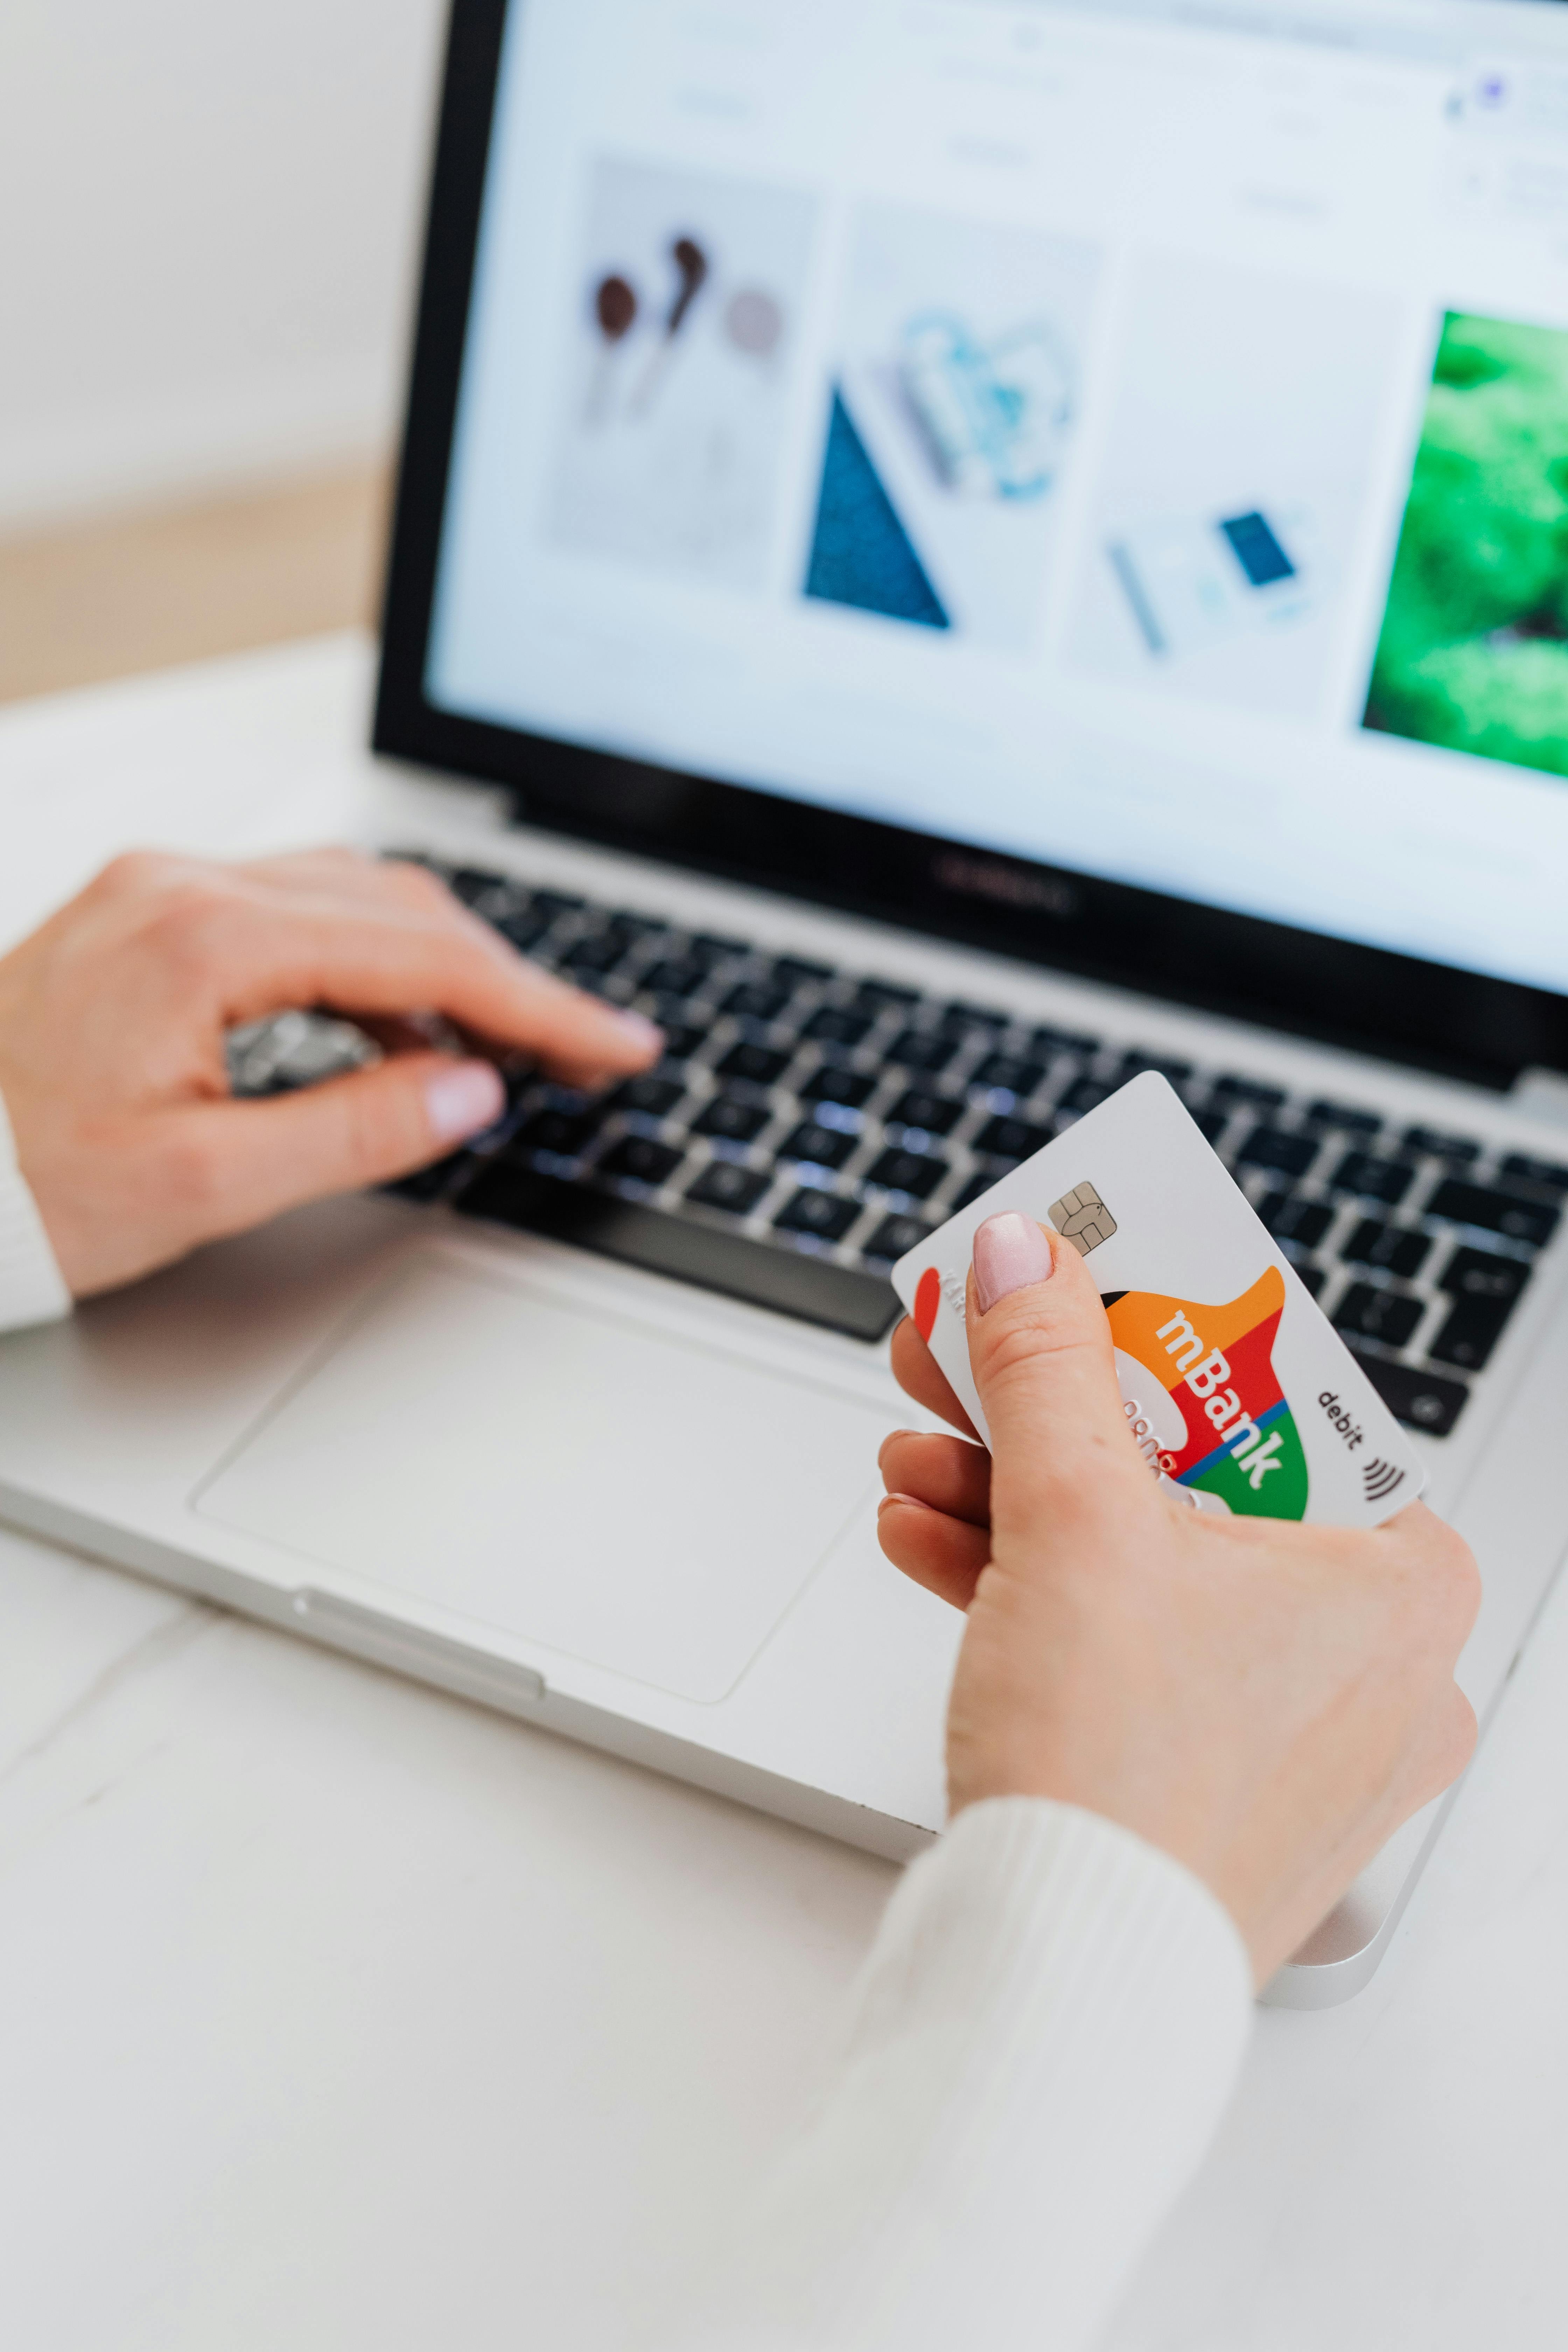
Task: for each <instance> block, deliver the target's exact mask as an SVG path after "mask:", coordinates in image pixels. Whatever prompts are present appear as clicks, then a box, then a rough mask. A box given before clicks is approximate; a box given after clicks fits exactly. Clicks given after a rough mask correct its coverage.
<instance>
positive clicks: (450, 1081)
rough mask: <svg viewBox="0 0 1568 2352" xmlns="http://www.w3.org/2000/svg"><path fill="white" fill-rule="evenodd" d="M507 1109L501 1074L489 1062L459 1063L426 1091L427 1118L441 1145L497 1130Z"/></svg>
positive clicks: (432, 1082) (444, 1072)
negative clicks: (489, 1129) (490, 1128)
mask: <svg viewBox="0 0 1568 2352" xmlns="http://www.w3.org/2000/svg"><path fill="white" fill-rule="evenodd" d="M504 1108H506V1088H505V1087H503V1086H502V1084H501V1081H500V1072H499V1071H498V1070H496V1069H493V1068H492V1067H491V1066H490V1064H489V1062H457V1063H454V1065H453V1066H452V1067H451V1068H450V1069H449V1070H442V1071H439V1072H438V1073H437V1076H435V1077H433V1078H432V1079H431V1081H430V1083H429V1085H428V1086H427V1087H426V1089H425V1115H426V1118H428V1119H429V1121H430V1132H431V1134H432V1135H433V1136H434V1137H435V1138H436V1140H437V1143H460V1142H461V1141H462V1140H463V1139H464V1138H465V1137H467V1136H470V1135H478V1134H479V1132H480V1130H481V1129H483V1128H487V1127H493V1126H494V1125H495V1123H496V1121H497V1119H498V1118H500V1115H501V1112H502V1111H503V1110H504Z"/></svg>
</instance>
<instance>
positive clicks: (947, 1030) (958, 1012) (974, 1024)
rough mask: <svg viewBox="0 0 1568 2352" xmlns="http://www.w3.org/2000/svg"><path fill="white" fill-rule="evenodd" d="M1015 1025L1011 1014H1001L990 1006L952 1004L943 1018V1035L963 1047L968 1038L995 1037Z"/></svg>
mask: <svg viewBox="0 0 1568 2352" xmlns="http://www.w3.org/2000/svg"><path fill="white" fill-rule="evenodd" d="M1012 1025H1013V1015H1012V1014H1011V1013H1002V1012H999V1011H998V1010H997V1009H996V1007H995V1006H994V1005H990V1004H950V1005H949V1006H948V1007H947V1010H946V1011H945V1012H944V1013H943V1014H942V1023H941V1027H942V1035H943V1036H944V1037H952V1039H953V1040H954V1041H955V1042H956V1043H957V1044H959V1045H962V1044H963V1042H964V1040H965V1039H966V1038H969V1037H975V1036H990V1037H994V1036H995V1035H997V1034H998V1033H999V1032H1000V1031H1002V1030H1004V1029H1010V1028H1011V1027H1012Z"/></svg>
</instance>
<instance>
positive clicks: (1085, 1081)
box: [1057, 1078, 1116, 1118]
mask: <svg viewBox="0 0 1568 2352" xmlns="http://www.w3.org/2000/svg"><path fill="white" fill-rule="evenodd" d="M1115 1091H1116V1090H1115V1088H1114V1087H1109V1086H1101V1084H1100V1080H1099V1079H1098V1078H1075V1079H1074V1080H1073V1082H1072V1084H1071V1086H1070V1087H1068V1090H1067V1092H1066V1094H1065V1095H1063V1097H1062V1098H1061V1100H1060V1102H1058V1105H1057V1111H1058V1115H1061V1114H1063V1113H1065V1114H1066V1115H1067V1116H1068V1117H1069V1118H1070V1117H1071V1116H1072V1115H1073V1114H1074V1113H1075V1112H1079V1111H1089V1110H1098V1109H1099V1108H1100V1104H1101V1103H1102V1102H1104V1101H1105V1100H1106V1098H1107V1097H1109V1096H1110V1095H1112V1094H1114V1092H1115Z"/></svg>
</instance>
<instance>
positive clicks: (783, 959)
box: [768, 956, 834, 996]
mask: <svg viewBox="0 0 1568 2352" xmlns="http://www.w3.org/2000/svg"><path fill="white" fill-rule="evenodd" d="M833 977H834V971H833V967H832V965H831V964H826V963H808V962H807V961H806V959H805V957H804V956H775V957H774V959H773V962H772V963H771V964H770V965H769V967H768V979H769V981H770V982H771V983H772V985H773V987H774V988H782V989H784V991H785V992H786V993H787V994H789V995H791V996H793V995H794V994H795V991H796V990H797V989H800V988H811V987H815V986H817V985H819V984H820V983H821V982H823V981H825V980H831V979H833Z"/></svg>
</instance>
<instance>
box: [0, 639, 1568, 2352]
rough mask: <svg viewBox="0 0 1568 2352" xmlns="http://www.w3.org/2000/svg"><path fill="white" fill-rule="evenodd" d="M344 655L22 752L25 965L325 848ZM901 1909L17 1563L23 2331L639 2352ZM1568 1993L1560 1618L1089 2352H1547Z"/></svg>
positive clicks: (14, 808) (19, 744)
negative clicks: (881, 1930)
mask: <svg viewBox="0 0 1568 2352" xmlns="http://www.w3.org/2000/svg"><path fill="white" fill-rule="evenodd" d="M367 659H368V657H367V654H366V650H365V648H364V646H363V643H361V642H360V641H359V640H355V639H336V640H330V641H327V642H324V643H321V644H319V645H314V646H305V647H301V648H299V649H294V650H289V651H285V652H283V653H280V654H278V653H274V654H268V655H265V656H258V657H254V658H247V659H246V660H243V661H238V662H228V663H225V664H222V665H218V666H216V667H211V668H207V669H204V670H200V671H194V672H188V673H185V674H184V675H183V676H179V677H170V678H163V679H154V680H148V681H142V682H141V683H139V684H137V685H135V686H133V687H130V688H109V689H100V690H97V691H94V692H92V693H89V694H85V695H79V696H73V697H69V698H63V699H61V700H59V701H58V702H55V703H52V704H38V705H34V706H31V707H26V706H24V707H23V708H21V709H16V710H14V711H12V712H10V713H7V714H5V717H4V718H3V719H0V823H3V824H4V827H5V836H4V837H5V852H4V856H3V858H0V938H4V939H6V940H8V939H9V938H11V937H13V936H15V934H16V931H17V930H18V929H21V928H22V927H23V926H24V925H25V923H26V921H27V920H28V919H30V918H31V916H32V915H33V914H34V913H35V912H36V911H37V910H38V909H39V908H41V906H42V905H43V904H44V903H46V902H47V901H48V900H50V899H52V898H55V897H57V896H58V895H59V894H61V893H62V892H63V891H64V890H65V889H67V888H68V887H69V886H70V885H71V884H73V883H74V882H75V881H76V880H77V879H79V878H80V877H85V875H86V874H87V873H88V872H89V870H90V869H91V868H92V867H93V866H95V865H96V864H97V863H98V862H99V861H100V858H101V857H102V856H105V855H107V854H108V853H109V852H110V850H111V849H113V848H116V847H119V846H121V845H125V844H127V843H129V842H132V841H159V842H163V843H164V844H167V845H184V846H188V847H192V848H198V847H199V848H204V849H222V848H225V847H230V846H234V847H253V846H260V845H273V844H275V843H277V842H278V841H279V840H289V839H294V840H300V839H305V838H308V837H310V836H312V835H321V833H322V832H323V831H328V830H331V828H332V827H333V826H334V825H336V824H341V823H342V821H343V818H342V810H343V809H344V808H346V806H347V805H348V803H349V801H350V799H351V798H352V789H353V773H354V771H355V767H356V761H355V757H354V745H355V744H356V742H357V741H358V740H359V739H360V737H361V735H362V733H363V708H364V703H365V697H366V691H367V677H368V671H367ZM890 1572H891V1571H889V1573H890ZM891 1878H892V1874H891V1872H890V1871H889V1869H888V1868H887V1867H886V1866H885V1865H883V1864H879V1863H875V1862H871V1861H868V1859H866V1858H865V1857H864V1856H862V1855H860V1854H857V1853H850V1852H848V1851H847V1850H846V1849H845V1848H843V1847H839V1846H835V1845H831V1844H829V1843H826V1842H824V1841H820V1840H817V1839H816V1838H813V1837H811V1836H808V1835H806V1834H805V1833H803V1832H797V1831H795V1830H790V1829H785V1828H783V1827H781V1826H779V1825H778V1824H777V1823H776V1822H769V1821H766V1820H763V1819H761V1818H759V1817H758V1816H756V1815H753V1814H750V1813H747V1812H744V1811H741V1810H740V1809H738V1808H736V1807H733V1806H730V1805H727V1804H724V1803H721V1802H719V1801H715V1800H712V1799H709V1798H706V1797H702V1796H699V1795H695V1794H693V1793H692V1792H691V1791H689V1790H685V1789H682V1788H679V1787H677V1786H676V1785H674V1784H673V1783H671V1782H668V1781H665V1780H658V1779H656V1778H654V1777H653V1776H652V1775H649V1774H646V1773H643V1772H640V1771H637V1770H636V1769H632V1768H629V1767H627V1766H624V1765H621V1764H616V1763H613V1762H610V1761H608V1760H606V1759H604V1758H601V1757H598V1756H595V1755H592V1754H589V1753H587V1752H586V1751H584V1750H582V1749H579V1748H573V1747H570V1746H568V1745H566V1744H565V1743H563V1742H560V1741H557V1740H554V1739H552V1738H549V1737H547V1736H545V1735H543V1734H541V1733H537V1732H532V1731H530V1730H527V1729H524V1728H522V1727H519V1726H517V1725H515V1724H513V1723H510V1722H508V1721H505V1720H503V1719H501V1718H500V1717H496V1716H492V1715H489V1714H486V1713H485V1712H483V1711H482V1710H480V1709H479V1708H476V1707H469V1706H464V1705H463V1704H461V1703H460V1702H458V1701H456V1700H453V1699H448V1698H444V1697H439V1696H436V1695H434V1694H432V1693H430V1692H427V1691H425V1690H421V1689H418V1688H416V1687H415V1686H413V1685H409V1684H405V1683H403V1682H399V1681H397V1680H395V1678H393V1677H392V1676H390V1675H381V1674H377V1673H374V1672H373V1671H371V1670H369V1669H366V1668H362V1667H360V1666H357V1665H354V1664H350V1663H347V1662H345V1661H343V1660H341V1659H339V1658H336V1657H332V1656H329V1655H326V1654H322V1653H321V1652H319V1651H314V1650H311V1649H310V1648H309V1647H307V1646H306V1645H305V1644H304V1643H294V1642H291V1641H289V1639H288V1638H287V1637H285V1636H283V1635H279V1634H276V1633H266V1632H262V1631H260V1630H259V1629H258V1628H256V1627H253V1626H250V1625H247V1624H246V1623H244V1622H241V1621H238V1620H236V1619H231V1618H227V1617H225V1616H222V1615H220V1614H218V1613H216V1612H212V1611H209V1610H207V1609H205V1608H203V1607H199V1606H195V1605H193V1604H191V1603H190V1602H188V1601H184V1600H182V1599H180V1598H178V1597H176V1596H172V1595H170V1594H167V1593H163V1592H161V1591H157V1590H155V1589H153V1587H150V1586H146V1585H142V1584H139V1583H137V1582H135V1581H134V1580H132V1579H131V1578H129V1577H125V1576H121V1575H120V1574H117V1573H116V1572H114V1571H113V1570H107V1569H102V1568H98V1567H93V1566H90V1565H89V1564H87V1563H86V1562H84V1561H82V1560H80V1559H75V1558H72V1557H69V1556H67V1555H65V1554H63V1553H60V1552H57V1551H55V1550H52V1549H49V1548H48V1547H47V1546H44V1545H41V1544H37V1543H34V1542H31V1541H28V1540H25V1539H23V1538H19V1537H14V1536H9V1535H5V1534H4V1533H0V2216H3V2220H0V2242H3V2244H4V2248H5V2252H4V2254H3V2256H0V2341H3V2342H5V2344H6V2345H9V2346H15V2347H17V2352H22V2347H26V2348H27V2352H110V2347H112V2352H218V2347H222V2352H277V2347H279V2346H281V2345H288V2346H289V2347H291V2348H292V2352H429V2347H431V2346H433V2345H442V2346H449V2347H461V2352H491V2347H496V2352H499V2347H503V2346H505V2347H521V2346H523V2345H528V2346H545V2345H548V2346H549V2347H552V2352H618V2348H619V2347H622V2346H625V2345H626V2344H628V2343H629V2342H630V2341H631V2340H632V2339H633V2337H634V2336H635V2334H636V2332H637V2325H638V2320H639V2315H641V2314H642V2313H643V2312H644V2311H645V2310H646V2309H647V2306H648V2305H649V2304H650V2302H652V2301H654V2300H656V2299H662V2298H663V2297H664V2296H665V2295H667V2294H668V2293H669V2292H670V2291H671V2289H672V2288H673V2286H674V2285H675V2284H676V2283H677V2282H678V2281H679V2279H680V2278H681V2277H682V2276H683V2275H684V2274H685V2273H688V2272H689V2270H690V2269H691V2268H692V2267H693V2266H694V2265H698V2264H700V2263H701V2262H702V2261H703V2259H704V2255H705V2251H706V2249H707V2248H708V2247H710V2245H712V2244H713V2243H714V2242H717V2241H718V2240H719V2239H720V2238H721V2237H722V2235H723V2232H724V2230H725V2227H726V2222H727V2218H728V2217H729V2215H730V2214H731V2212H732V2211H733V2210H734V2209H735V2206H736V2203H737V2201H738V2200H739V2199H740V2198H742V2196H743V2194H744V2193H745V2190H746V2189H747V2187H748V2184H749V2183H750V2182H751V2181H752V2180H753V2179H755V2177H756V2175H757V2173H758V2171H759V2168H761V2167H762V2166H763V2164H764V2163H765V2162H766V2160H767V2158H768V2153H769V2150H770V2148H771V2147H773V2145H774V2144H775V2142H776V2141H777V2140H778V2138H779V2137H780V2136H781V2134H783V2133H784V2131H785V2129H786V2128H787V2127H788V2125H789V2123H790V2120H791V2118H792V2116H795V2114H796V2113H797V2111H798V2108H799V2106H800V2104H801V2101H802V2099H803V2098H804V2096H805V2092H806V2087H807V2085H808V2084H809V2083H810V2081H811V2079H812V2077H813V2074H814V2073H815V2072H816V2070H817V2068H818V2067H819V2065H820V2063H821V2061H822V2054H823V2053H824V2052H825V2051H826V2048H827V2047H828V2045H829V2042H830V2037H831V2034H832V2032H833V2030H834V2026H835V2021H836V2020H837V2017H838V2015H839V2012H840V2004H841V1997H842V1994H843V1990H844V1988H845V1986H846V1984H847V1981H848V1979H850V1977H851V1975H852V1973H853V1971H854V1969H855V1968H856V1966H857V1964H858V1960H859V1958H860V1957H861V1954H862V1953H863V1951H864V1950H865V1948H866V1945H867V1942H868V1937H870V1935H871V1932H872V1929H873V1927H874V1924H875V1921H876V1918H877V1916H878V1913H879V1908H880V1906H881V1904H882V1901H883V1899H884V1897H885V1895H886V1893H887V1891H888V1888H889V1885H890V1884H891ZM1565 1989H1568V1589H1564V1590H1563V1591H1560V1592H1559V1594H1558V1596H1557V1599H1556V1601H1554V1603H1553V1604H1552V1606H1551V1607H1550V1609H1549V1611H1548V1613H1547V1616H1546V1619H1545V1621H1544V1622H1543V1623H1542V1626H1541V1628H1540V1630H1539V1633H1538V1634H1537V1637H1536V1639H1535V1642H1534V1643H1533V1644H1532V1646H1531V1650H1530V1652H1529V1654H1528V1655H1527V1657H1526V1659H1525V1662H1524V1664H1523V1665H1522V1666H1521V1669H1520V1671H1519V1673H1518V1675H1516V1676H1515V1679H1514V1682H1513V1685H1512V1687H1511V1689H1510V1693H1509V1695H1508V1697H1507V1700H1506V1702H1505V1706H1504V1709H1503V1712H1502V1715H1501V1717H1500V1720H1499V1721H1498V1722H1497V1724H1496V1725H1495V1726H1494V1727H1493V1730H1492V1732H1491V1735H1490V1738H1489V1740H1488V1742H1487V1744H1486V1746H1485V1748H1484V1749H1483V1751H1482V1754H1481V1756H1480V1759H1479V1762H1478V1764H1477V1766H1476V1767H1475V1769H1474V1772H1473V1774H1472V1778H1471V1782H1470V1786H1469V1788H1468V1790H1467V1791H1466V1793H1465V1795H1464V1797H1463V1799H1462V1801H1461V1802H1460V1805H1459V1808H1458V1812H1457V1814H1456V1816H1455V1818H1454V1820H1453V1822H1451V1824H1450V1827H1449V1830H1448V1833H1447V1837H1446V1839H1445V1841H1444V1843H1443V1844H1442V1846H1441V1847H1440V1849H1439V1851H1438V1854H1437V1856H1436V1861H1435V1862H1434V1864H1433V1865H1432V1867H1431V1868H1430V1869H1429V1870H1428V1872H1427V1874H1426V1881H1425V1884H1424V1885H1423V1886H1422V1887H1421V1888H1420V1890H1419V1891H1418V1893H1417V1895H1416V1897H1415V1902H1414V1904H1413V1906H1412V1907H1411V1910H1410V1912H1409V1914H1408V1915H1407V1917H1406V1920H1405V1925H1404V1927H1402V1929H1401V1931H1400V1934H1399V1937H1398V1939H1397V1941H1396V1943H1395V1945H1394V1949H1393V1951H1392V1953H1391V1954H1390V1956H1389V1958H1388V1959H1387V1960H1386V1961H1385V1963H1384V1968H1383V1969H1382V1971H1381V1973H1380V1975H1379V1976H1378V1978H1377V1979H1375V1981H1374V1983H1373V1986H1372V1988H1371V1990H1369V1991H1367V1992H1366V1993H1364V1994H1363V1995H1362V1997H1361V1998H1360V1999H1359V2000H1356V2001H1354V2002H1352V2003H1351V2004H1350V2005H1349V2006H1347V2007H1346V2008H1343V2009H1341V2010H1338V2011H1331V2012H1329V2013H1327V2014H1325V2015H1321V2016H1315V2015H1310V2014H1301V2013H1299V2012H1291V2011H1283V2012H1281V2011H1270V2012H1265V2013H1263V2014H1262V2015H1260V2017H1259V2020H1258V2034H1257V2040H1256V2042H1255V2045H1254V2048H1253V2051H1252V2054H1251V2058H1250V2062H1249V2064H1248V2067H1247V2076H1246V2080H1245V2083H1244V2084H1243V2087H1242V2090H1241V2093H1240V2095H1239V2097H1238V2099H1237V2104H1236V2106H1235V2109H1234V2111H1233V2113H1232V2115H1231V2116H1230V2118H1229V2121H1228V2123H1227V2124H1226V2128H1225V2130H1224V2132H1223V2134H1222V2137H1221V2138H1220V2141H1219V2143H1218V2145H1217V2146H1216V2147H1215V2150H1214V2152H1213V2154H1212V2156H1211V2158H1210V2159H1209V2161H1208V2163H1207V2165H1206V2167H1205V2170H1204V2172H1203V2174H1202V2177H1201V2178H1200V2179H1199V2180H1198V2181H1197V2183H1196V2184H1195V2186H1194V2189H1193V2190H1192V2191H1191V2193H1190V2194H1189V2196H1188V2197H1187V2199H1186V2200H1185V2202H1184V2205H1183V2207H1182V2209H1181V2210H1180V2211H1179V2213H1178V2214H1177V2215H1176V2216H1175V2218H1174V2220H1173V2221H1172V2222H1171V2224H1170V2226H1169V2227H1168V2228H1167V2230H1166V2231H1165V2232H1164V2234H1163V2238H1162V2240H1161V2242H1160V2243H1159V2244H1158V2245H1157V2247H1156V2248H1155V2249H1154V2251H1153V2252H1152V2255H1151V2257H1150V2259H1149V2261H1148V2263H1147V2264H1146V2266H1145V2269H1144V2271H1143V2273H1142V2276H1141V2278H1140V2280H1139V2281H1138V2283H1137V2284H1136V2286H1135V2288H1134V2290H1133V2292H1132V2294H1131V2297H1130V2299H1129V2302H1128V2304H1127V2306H1126V2308H1125V2309H1124V2311H1123V2313H1122V2314H1121V2317H1120V2319H1119V2320H1118V2322H1117V2324H1116V2325H1115V2326H1114V2327H1113V2329H1112V2332H1111V2336H1110V2352H1324V2347H1329V2346H1332V2347H1335V2352H1405V2347H1410V2352H1415V2347H1419V2352H1476V2347H1480V2346H1484V2347H1498V2352H1535V2347H1542V2352H1545V2347H1552V2352H1560V2347H1562V2346H1563V2344H1564V2343H1565V2342H1568V2003H1565V1997H1564V1996H1565ZM1042 2352H1046V2347H1042Z"/></svg>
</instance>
